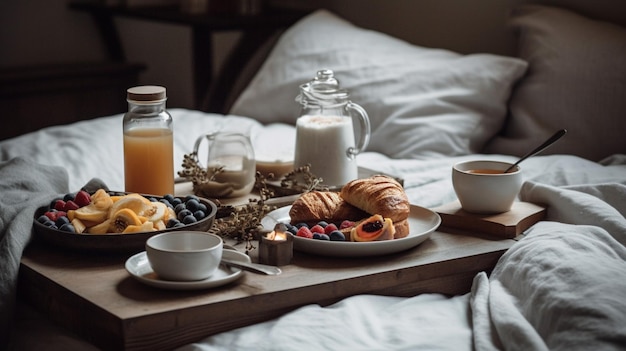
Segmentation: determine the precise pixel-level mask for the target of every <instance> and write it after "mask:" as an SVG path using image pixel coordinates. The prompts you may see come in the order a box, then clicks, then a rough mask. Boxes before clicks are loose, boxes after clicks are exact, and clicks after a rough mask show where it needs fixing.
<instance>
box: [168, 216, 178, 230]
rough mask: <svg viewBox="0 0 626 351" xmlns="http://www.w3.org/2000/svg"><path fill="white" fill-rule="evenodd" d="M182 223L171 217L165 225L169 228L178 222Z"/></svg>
mask: <svg viewBox="0 0 626 351" xmlns="http://www.w3.org/2000/svg"><path fill="white" fill-rule="evenodd" d="M178 223H180V221H179V220H178V219H176V218H170V219H168V220H167V224H166V225H165V226H166V227H167V228H173V227H174V226H175V225H176V224H178Z"/></svg>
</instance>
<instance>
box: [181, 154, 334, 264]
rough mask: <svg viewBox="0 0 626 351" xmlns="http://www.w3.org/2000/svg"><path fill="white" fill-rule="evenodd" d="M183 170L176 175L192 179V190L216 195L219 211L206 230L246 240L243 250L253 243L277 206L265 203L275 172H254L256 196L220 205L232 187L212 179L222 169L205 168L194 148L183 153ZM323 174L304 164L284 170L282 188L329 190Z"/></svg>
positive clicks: (238, 241)
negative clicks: (242, 203)
mask: <svg viewBox="0 0 626 351" xmlns="http://www.w3.org/2000/svg"><path fill="white" fill-rule="evenodd" d="M182 167H183V170H182V171H179V172H178V175H179V176H181V177H183V178H185V179H187V180H189V181H191V182H192V184H193V192H194V194H196V195H198V196H201V197H205V198H210V199H215V200H214V201H215V202H216V204H217V205H218V212H217V216H216V218H215V222H214V224H213V227H212V228H211V229H210V230H209V232H212V233H215V234H218V235H220V236H222V237H224V238H225V237H229V238H232V239H234V240H236V241H237V243H238V244H239V243H242V242H245V243H246V253H248V252H249V251H250V250H253V249H255V248H256V247H255V246H254V244H253V241H254V240H256V239H257V238H258V236H259V234H260V232H261V231H262V230H263V227H262V226H261V219H263V217H265V216H266V215H267V214H268V213H269V212H271V211H273V210H275V209H276V206H271V205H268V204H267V203H266V201H267V200H268V199H271V198H273V197H274V196H275V194H276V193H275V191H274V189H273V188H271V187H270V186H269V185H268V182H270V181H273V180H274V175H273V174H270V175H269V176H267V177H266V176H264V175H262V174H261V173H259V172H257V173H256V175H255V185H254V187H255V189H256V190H257V191H258V193H259V198H258V199H256V198H251V199H248V203H247V204H245V205H240V206H231V205H222V204H221V203H220V201H219V200H217V199H218V198H220V197H225V196H227V195H228V191H229V190H232V189H229V188H227V187H230V185H229V184H223V183H219V182H216V181H215V175H216V174H218V173H219V172H221V171H223V169H219V168H217V169H208V170H207V169H205V168H204V167H202V166H201V165H200V162H199V161H198V157H197V154H196V153H195V152H193V153H191V154H187V155H184V157H183V164H182ZM322 182H323V180H322V178H318V177H316V176H315V175H314V174H313V173H311V166H310V165H308V164H307V165H305V166H302V167H298V168H296V169H294V170H293V171H291V172H289V173H287V174H286V175H285V176H284V177H283V179H282V180H281V182H280V186H281V189H288V190H289V191H290V192H292V193H304V192H309V191H312V190H321V191H325V190H328V187H326V186H324V185H322Z"/></svg>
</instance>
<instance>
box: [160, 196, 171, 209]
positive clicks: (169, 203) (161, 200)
mask: <svg viewBox="0 0 626 351" xmlns="http://www.w3.org/2000/svg"><path fill="white" fill-rule="evenodd" d="M159 202H162V203H164V204H166V205H167V207H169V208H174V206H172V203H171V202H169V200H168V199H165V198H164V199H160V200H159Z"/></svg>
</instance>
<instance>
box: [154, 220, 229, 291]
mask: <svg viewBox="0 0 626 351" xmlns="http://www.w3.org/2000/svg"><path fill="white" fill-rule="evenodd" d="M223 246H224V242H223V241H222V238H220V237H219V236H217V235H215V234H209V233H205V232H194V231H174V232H168V233H162V234H157V235H155V236H152V237H150V238H149V239H148V240H147V241H146V255H147V256H148V261H149V262H150V266H151V267H152V269H153V270H154V272H155V273H156V274H157V275H158V276H159V278H161V279H164V280H174V281H191V280H203V279H207V278H209V277H210V276H211V275H212V274H213V273H215V271H216V270H217V268H218V267H219V265H220V261H221V260H222V249H223Z"/></svg>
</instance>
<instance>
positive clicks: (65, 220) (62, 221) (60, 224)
mask: <svg viewBox="0 0 626 351" xmlns="http://www.w3.org/2000/svg"><path fill="white" fill-rule="evenodd" d="M69 223H70V220H69V218H67V217H65V216H62V217H59V218H57V220H56V221H55V222H54V224H56V226H57V227H59V228H61V227H63V225H64V224H69Z"/></svg>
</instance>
